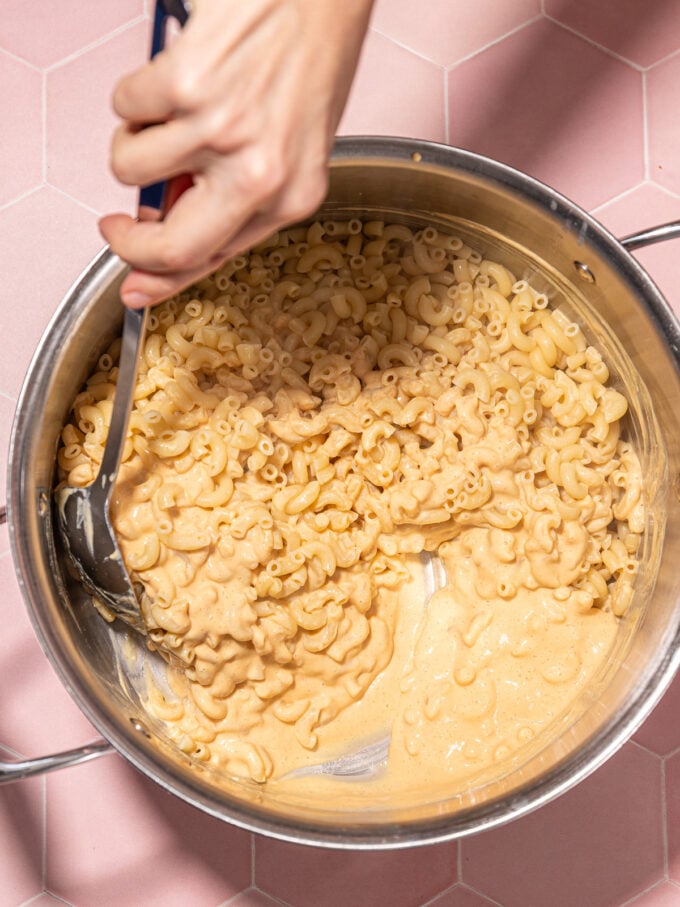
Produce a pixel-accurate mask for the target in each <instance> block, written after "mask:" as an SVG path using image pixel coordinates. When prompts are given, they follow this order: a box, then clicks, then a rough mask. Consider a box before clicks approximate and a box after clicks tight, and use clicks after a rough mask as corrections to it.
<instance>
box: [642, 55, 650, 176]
mask: <svg viewBox="0 0 680 907" xmlns="http://www.w3.org/2000/svg"><path fill="white" fill-rule="evenodd" d="M648 114H649V110H648V107H647V73H646V72H643V73H642V160H643V164H644V168H645V179H646V180H648V179H650V175H651V171H650V160H649V124H648V121H647V117H648Z"/></svg>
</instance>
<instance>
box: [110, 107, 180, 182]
mask: <svg viewBox="0 0 680 907" xmlns="http://www.w3.org/2000/svg"><path fill="white" fill-rule="evenodd" d="M197 132H198V127H197V124H196V123H195V121H194V119H193V118H186V119H181V120H170V121H169V122H167V123H163V124H162V125H157V126H149V127H147V128H146V129H143V130H141V131H136V130H133V129H131V127H130V126H129V125H128V124H123V125H122V126H119V127H118V129H116V131H115V132H114V135H113V141H112V143H111V170H112V171H113V174H114V176H115V177H116V179H117V180H118V181H119V182H121V183H124V184H125V185H126V186H144V185H147V184H148V183H155V182H157V181H159V180H165V179H169V178H170V177H173V176H177V175H178V174H180V173H187V172H188V171H189V170H191V169H194V167H195V163H196V162H195V161H194V160H192V156H195V150H196V135H197Z"/></svg>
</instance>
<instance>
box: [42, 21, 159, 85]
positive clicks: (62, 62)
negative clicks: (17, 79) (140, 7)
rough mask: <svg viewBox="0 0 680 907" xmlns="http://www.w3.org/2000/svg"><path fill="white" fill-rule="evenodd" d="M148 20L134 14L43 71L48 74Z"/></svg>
mask: <svg viewBox="0 0 680 907" xmlns="http://www.w3.org/2000/svg"><path fill="white" fill-rule="evenodd" d="M148 21H149V20H148V17H147V16H144V15H142V16H135V18H134V19H130V20H129V21H128V22H125V23H123V25H119V26H118V27H117V28H114V29H113V30H112V31H110V32H107V33H106V34H105V35H101V36H100V37H99V38H96V39H95V40H94V41H92V42H91V43H90V44H85V45H84V46H83V47H79V48H78V50H76V51H73V53H70V54H68V55H67V56H65V57H62V58H61V59H59V60H57V61H56V62H55V63H51V64H50V65H49V66H46V67H45V70H44V71H45V73H46V74H48V75H49V74H50V73H52V72H55V71H56V70H58V69H61V68H62V67H63V66H66V65H67V64H68V63H72V62H73V61H74V60H79V59H80V58H81V57H84V56H85V55H86V54H88V53H90V51H92V50H96V49H97V48H99V47H102V46H103V45H104V44H106V43H108V42H109V41H111V40H112V39H113V38H117V37H119V35H122V34H124V33H125V32H126V31H129V30H130V29H132V28H134V27H135V26H137V25H139V24H140V23H142V22H148Z"/></svg>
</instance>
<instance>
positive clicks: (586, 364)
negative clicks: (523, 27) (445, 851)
mask: <svg viewBox="0 0 680 907" xmlns="http://www.w3.org/2000/svg"><path fill="white" fill-rule="evenodd" d="M546 302H547V300H546V298H545V296H543V295H542V294H539V293H537V292H536V291H534V290H533V289H532V288H531V286H529V285H528V284H527V283H526V282H525V281H518V280H517V279H516V277H515V275H514V274H512V273H511V272H510V271H509V270H508V268H507V267H505V266H503V265H502V264H500V263H497V262H494V261H492V260H488V259H486V258H483V257H482V256H481V255H480V254H479V253H477V252H476V251H474V250H472V249H471V248H470V247H469V246H467V245H466V244H465V243H464V242H463V241H462V240H461V239H459V238H458V237H455V236H449V235H447V234H444V233H441V232H439V231H438V230H437V229H435V228H434V227H431V226H430V227H427V228H426V229H423V230H420V231H418V230H412V229H411V228H409V227H406V226H404V225H400V224H383V223H382V222H378V221H371V222H368V223H365V224H362V223H361V222H360V221H359V220H356V219H353V220H350V221H328V222H325V223H321V222H318V223H315V224H312V225H311V226H310V227H308V228H293V229H291V230H289V231H284V232H281V233H280V234H277V236H276V237H274V238H272V240H270V241H268V242H267V243H265V244H263V246H261V247H259V248H258V249H255V250H254V251H253V252H252V253H251V254H250V255H247V256H245V255H244V256H239V257H238V258H237V259H234V260H232V261H231V262H229V263H227V264H225V265H224V266H223V267H222V268H220V269H219V270H218V271H217V272H216V273H215V274H213V275H212V276H210V277H207V278H205V279H203V280H201V281H199V282H198V283H197V284H196V285H194V286H193V287H192V288H190V289H189V290H186V291H184V292H183V293H181V294H180V295H179V296H178V297H176V298H174V299H171V300H169V301H168V302H166V303H163V304H162V305H161V306H159V307H157V308H156V309H155V310H154V312H153V313H152V316H151V323H150V327H149V332H148V336H147V338H146V342H145V348H144V353H143V356H142V363H141V369H140V374H139V377H138V381H137V389H136V393H135V402H134V409H133V413H132V417H131V421H130V429H129V431H130V438H129V440H128V444H127V445H126V449H125V452H124V457H123V462H122V465H121V470H120V475H119V477H118V481H117V484H116V488H115V493H114V498H113V501H112V520H113V525H114V527H115V530H116V532H117V535H118V537H119V541H120V547H121V550H122V552H123V556H124V558H125V561H126V564H127V566H128V569H129V570H130V572H131V575H132V577H133V579H134V580H135V581H136V582H138V583H140V584H141V586H142V587H143V590H144V591H143V597H142V612H143V617H144V622H145V624H146V626H147V628H148V638H149V644H150V645H151V646H152V647H154V648H156V649H158V650H160V651H161V652H162V653H163V654H164V655H165V657H166V658H167V660H168V661H169V664H170V669H169V670H170V671H171V674H172V678H173V680H172V683H173V687H174V689H175V691H176V694H177V699H176V701H175V700H173V701H169V700H168V701H166V700H165V698H164V697H163V696H162V695H161V694H160V692H159V691H157V690H154V691H152V692H151V693H150V696H151V705H152V707H153V708H154V710H155V711H156V714H157V715H158V716H159V718H161V719H162V720H164V721H166V722H167V723H168V728H169V733H170V734H171V735H172V736H174V738H175V739H176V740H177V742H178V745H179V746H180V747H181V748H182V749H183V750H185V751H186V752H188V753H190V754H192V755H193V756H194V757H195V758H196V759H200V760H201V761H204V762H209V763H212V764H214V765H216V766H217V767H219V768H220V769H221V770H223V771H225V772H227V773H229V774H231V775H245V776H247V777H251V778H253V779H255V780H256V781H260V782H265V781H267V779H270V778H272V777H274V778H275V777H277V776H278V775H280V774H281V772H282V771H283V770H284V769H289V768H290V767H292V766H294V765H296V764H303V763H304V762H310V761H318V760H319V758H320V753H323V752H324V745H325V743H327V742H328V741H330V739H331V738H330V737H328V729H329V728H331V727H332V726H333V725H334V723H336V724H341V719H342V715H343V714H344V713H345V712H347V711H348V710H350V709H351V708H353V707H354V708H356V707H357V706H358V705H359V704H360V703H361V702H362V701H363V700H367V701H368V700H369V699H370V697H371V696H372V695H373V693H372V689H373V688H376V685H377V684H378V680H379V679H380V678H381V676H382V675H383V674H385V672H387V671H388V670H389V671H392V675H391V676H392V677H393V681H392V686H393V687H394V688H395V689H396V690H397V693H398V694H397V695H396V696H395V697H393V700H394V702H393V704H394V707H395V710H396V711H395V716H394V719H393V722H392V724H393V731H394V733H393V746H392V751H393V752H392V757H391V758H392V761H393V762H394V764H395V765H399V764H401V763H403V762H404V760H406V763H407V770H408V772H411V771H412V764H415V765H416V766H420V771H421V772H422V773H423V774H425V773H426V772H429V771H430V768H427V769H426V768H425V766H426V765H428V766H430V767H431V764H432V763H433V760H434V761H438V763H439V768H438V771H439V772H440V773H441V772H444V774H446V773H447V772H448V773H450V774H453V775H455V776H456V777H457V778H465V777H467V776H470V775H471V774H473V773H474V772H475V771H478V770H479V769H480V768H483V767H485V766H487V765H489V764H493V763H494V762H496V761H499V760H500V759H501V757H502V758H505V757H506V756H507V754H508V753H512V752H514V751H516V750H517V749H518V748H521V746H522V745H523V744H524V743H525V742H526V740H527V739H529V738H531V737H533V736H534V735H535V734H537V733H538V732H539V731H540V730H541V729H542V728H543V727H545V726H546V725H547V724H549V722H550V721H551V720H552V719H553V718H555V717H556V716H557V715H558V714H559V713H560V712H561V711H562V710H563V709H564V708H565V707H566V705H567V704H568V703H569V701H570V700H571V699H573V698H574V697H575V696H576V694H577V692H578V690H579V689H581V688H583V686H584V685H585V684H586V683H587V681H588V679H589V678H590V677H591V676H592V675H593V674H594V672H595V670H596V669H597V666H598V664H600V663H601V662H602V659H603V658H604V657H605V656H606V652H607V651H608V648H609V646H610V644H611V640H612V639H613V635H614V633H615V630H616V620H617V619H618V617H620V616H621V615H622V614H623V613H624V612H625V609H626V607H627V606H628V603H629V601H630V599H631V596H632V588H633V585H632V584H633V580H634V575H635V572H636V569H637V561H636V551H637V550H638V546H639V542H640V538H641V534H642V532H643V529H644V516H645V512H644V498H643V494H642V481H641V474H640V466H639V462H638V460H637V457H636V456H635V453H634V451H633V450H632V448H631V446H630V444H629V443H627V442H626V441H625V440H623V439H622V438H621V437H620V433H621V429H620V424H621V419H622V418H623V416H624V415H625V413H626V410H627V403H626V400H625V398H624V397H623V396H622V394H620V393H619V392H618V391H617V390H616V389H615V388H613V387H611V386H609V385H608V384H607V383H606V382H607V380H608V370H607V368H606V366H605V364H604V362H603V360H602V356H601V354H600V352H598V351H597V350H596V349H594V348H593V347H592V346H590V345H589V343H588V340H587V338H586V337H585V336H584V334H583V333H582V331H581V329H580V327H579V326H578V325H576V324H574V323H572V322H570V321H569V320H568V319H567V318H566V317H565V316H564V315H563V313H562V312H561V311H559V310H550V309H547V308H546ZM118 348H119V344H118V343H117V344H114V345H113V346H112V347H111V349H110V350H108V351H107V352H105V354H104V355H103V356H102V357H101V358H100V360H99V364H98V368H97V371H96V373H95V374H93V375H92V376H91V378H90V379H89V380H88V382H87V384H86V386H85V387H84V389H83V390H82V392H81V393H80V394H79V395H78V397H77V398H76V400H75V402H74V405H73V413H72V417H71V418H70V420H69V423H68V424H67V425H66V426H65V428H64V430H63V433H62V440H63V445H62V446H61V448H60V450H59V454H58V464H59V469H60V479H61V481H63V482H65V483H67V484H70V485H85V484H87V483H88V482H90V481H92V479H93V478H94V476H95V475H96V473H97V470H98V467H99V463H100V461H101V456H102V452H103V445H104V441H105V437H106V429H107V426H108V422H109V419H110V414H111V398H112V395H113V393H114V389H115V382H116V366H115V362H116V357H117V352H118ZM423 552H425V553H431V554H432V555H438V556H439V557H440V558H441V560H442V562H443V563H444V565H445V567H446V576H447V583H446V586H445V587H444V589H443V590H440V591H439V592H437V593H436V594H435V596H434V598H433V600H432V601H431V602H430V603H429V605H427V607H425V608H423V605H424V603H423V602H422V601H419V600H417V588H418V587H417V586H414V583H415V582H416V574H417V564H418V563H419V561H418V560H417V555H419V554H422V553H423ZM414 597H415V599H416V600H415V602H414ZM409 609H410V610H409ZM421 612H422V613H421ZM407 613H410V614H412V615H414V614H415V617H414V618H413V619H412V623H411V629H410V630H408V628H407V624H408V620H407V617H406V615H407ZM415 622H418V625H419V629H418V630H417V632H416V629H415ZM409 634H410V636H409ZM407 636H409V639H414V640H415V642H414V644H413V646H411V649H410V650H409V649H408V646H407V647H406V648H405V646H406V643H404V642H403V640H404V639H405V638H406V637H407ZM395 648H396V650H397V651H398V653H399V654H398V656H394V657H393V651H394V650H395ZM435 666H436V670H435ZM400 672H401V679H400V677H399V674H400ZM522 678H524V680H522ZM523 684H524V685H523ZM532 697H533V699H532ZM532 703H533V704H532ZM383 720H384V719H383ZM374 730H375V729H374ZM444 738H446V739H444ZM437 740H439V744H437V743H436V741H437ZM425 742H426V744H427V745H425ZM331 748H332V747H331ZM426 750H427V753H429V755H427V754H426V752H425V751H426ZM427 759H429V760H430V762H429V763H427ZM414 760H415V762H414ZM424 760H425V761H424Z"/></svg>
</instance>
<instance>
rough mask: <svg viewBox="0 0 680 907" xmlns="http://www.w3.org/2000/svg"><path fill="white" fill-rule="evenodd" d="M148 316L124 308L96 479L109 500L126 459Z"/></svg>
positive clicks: (144, 309) (145, 311) (145, 312)
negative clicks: (110, 407)
mask: <svg viewBox="0 0 680 907" xmlns="http://www.w3.org/2000/svg"><path fill="white" fill-rule="evenodd" d="M148 315H149V308H148V307H146V308H143V309H129V308H126V309H125V316H124V321H123V337H122V345H121V349H120V360H119V366H118V380H117V382H116V393H115V396H114V399H113V411H112V412H111V425H110V426H109V434H108V437H107V439H106V446H105V448H104V454H103V456H102V462H101V466H100V468H99V475H98V477H97V481H98V482H99V483H100V485H101V486H102V488H103V490H104V492H105V493H106V497H107V500H108V498H109V496H110V495H111V489H112V488H113V484H114V482H115V480H116V474H117V473H118V467H119V466H120V461H121V458H122V456H123V448H124V446H125V439H126V437H127V427H128V422H129V421H130V403H131V401H132V397H133V393H134V388H135V380H136V378H137V364H138V362H139V352H140V349H141V346H142V342H143V340H144V334H145V331H146V322H147V318H148Z"/></svg>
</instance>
